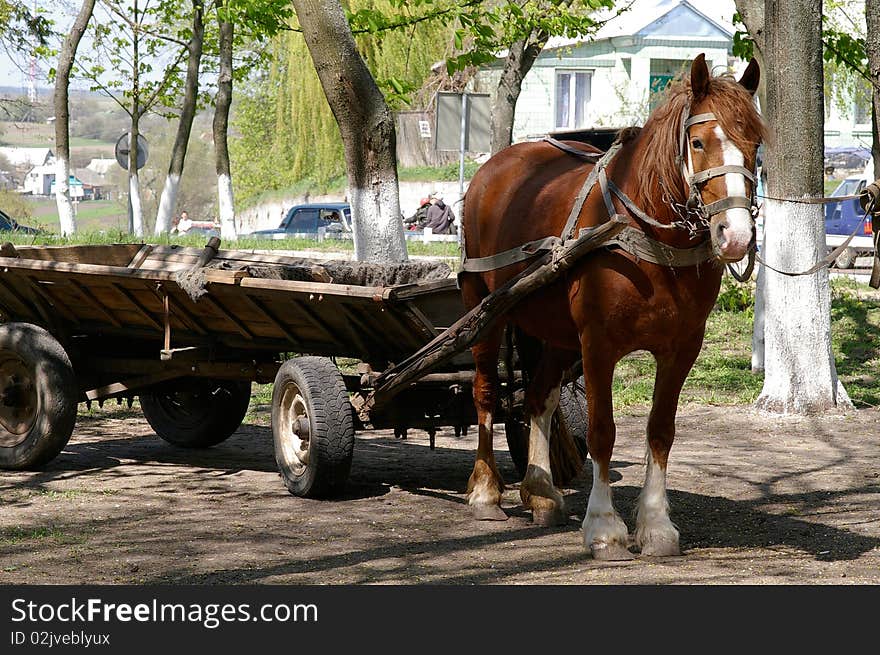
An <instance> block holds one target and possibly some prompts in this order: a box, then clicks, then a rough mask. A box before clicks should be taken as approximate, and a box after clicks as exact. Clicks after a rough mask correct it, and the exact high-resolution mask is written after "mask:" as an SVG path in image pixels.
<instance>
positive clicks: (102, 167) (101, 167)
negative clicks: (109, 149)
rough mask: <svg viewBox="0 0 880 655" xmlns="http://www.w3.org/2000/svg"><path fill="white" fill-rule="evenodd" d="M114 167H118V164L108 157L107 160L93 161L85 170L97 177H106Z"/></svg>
mask: <svg viewBox="0 0 880 655" xmlns="http://www.w3.org/2000/svg"><path fill="white" fill-rule="evenodd" d="M115 166H119V164H118V163H117V162H116V159H114V158H112V157H110V158H109V159H97V158H96V159H93V160H92V161H90V162H89V164H88V166H86V168H87V169H89V170H90V171H93V172H95V173H97V174H98V175H107V173H109V172H110V171H111V170H112V169H113V167H115Z"/></svg>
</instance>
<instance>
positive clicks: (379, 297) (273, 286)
mask: <svg viewBox="0 0 880 655" xmlns="http://www.w3.org/2000/svg"><path fill="white" fill-rule="evenodd" d="M0 265H2V260H0ZM241 286H243V287H250V288H252V289H266V290H269V291H297V292H299V293H311V294H315V295H323V296H345V297H349V298H366V299H369V300H374V301H376V302H382V301H384V300H387V299H388V296H389V295H390V294H391V291H392V290H393V287H359V286H355V285H350V284H333V283H330V282H301V281H299V280H270V279H267V278H262V277H249V278H245V279H243V280H242V281H241Z"/></svg>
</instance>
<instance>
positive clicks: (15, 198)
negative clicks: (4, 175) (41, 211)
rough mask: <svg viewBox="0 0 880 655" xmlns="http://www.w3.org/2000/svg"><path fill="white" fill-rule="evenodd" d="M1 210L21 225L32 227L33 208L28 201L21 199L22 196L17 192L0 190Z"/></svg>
mask: <svg viewBox="0 0 880 655" xmlns="http://www.w3.org/2000/svg"><path fill="white" fill-rule="evenodd" d="M0 209H2V210H3V211H5V212H6V213H7V214H9V215H10V216H11V217H12V218H14V219H15V220H16V221H18V222H19V223H22V224H23V225H30V220H31V216H32V215H31V207H30V205H29V204H28V203H27V201H25V200H24V198H22V197H21V194H19V193H16V192H15V191H7V190H6V189H0Z"/></svg>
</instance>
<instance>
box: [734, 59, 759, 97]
mask: <svg viewBox="0 0 880 655" xmlns="http://www.w3.org/2000/svg"><path fill="white" fill-rule="evenodd" d="M760 80H761V67H760V66H758V60H757V59H755V58H754V57H752V60H751V61H750V62H749V65H748V66H747V67H746V72H745V73H743V74H742V77H741V78H739V83H740V84H741V85H742V86H743V87H745V89H746V91H748V92H749V93H751V94H752V95H755V91H757V90H758V82H759V81H760Z"/></svg>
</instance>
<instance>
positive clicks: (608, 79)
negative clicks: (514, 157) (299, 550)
mask: <svg viewBox="0 0 880 655" xmlns="http://www.w3.org/2000/svg"><path fill="white" fill-rule="evenodd" d="M734 12H735V6H734V3H733V2H732V1H728V0H719V1H716V2H711V1H700V0H690V1H688V0H635V2H634V3H633V5H632V7H631V8H630V9H629V10H628V11H626V12H624V13H622V14H621V15H620V16H617V17H615V18H611V19H610V20H609V21H608V22H607V23H605V25H604V26H603V27H602V28H601V29H600V30H599V31H598V32H597V33H596V34H595V35H594V36H593V37H592V38H590V39H585V38H580V39H566V38H560V37H554V38H551V39H550V41H548V43H547V45H546V46H545V48H544V50H543V52H542V53H541V54H540V55H539V56H538V58H537V60H536V61H535V63H534V65H533V66H532V69H531V70H530V71H529V73H528V74H527V75H526V77H525V79H524V80H523V84H522V91H521V93H520V97H519V100H518V102H517V106H516V115H515V119H514V128H513V135H514V141H521V140H523V139H529V138H536V137H539V136H542V135H544V134H548V133H553V132H559V131H566V130H576V129H582V128H594V127H609V126H610V127H623V126H626V125H633V124H641V123H644V121H645V119H646V118H647V116H648V114H649V113H650V110H651V109H652V108H653V105H654V104H655V103H656V101H657V99H658V97H659V95H658V94H657V92H658V91H662V90H663V89H664V88H665V87H666V84H667V83H668V82H669V81H670V80H671V79H672V78H673V77H675V76H676V75H677V74H679V73H680V72H681V71H682V70H684V69H685V68H686V67H687V66H688V65H689V64H690V62H691V61H692V60H693V59H694V58H695V57H696V56H697V55H699V54H700V53H704V54H705V55H706V60H707V63H708V64H709V67H710V69H712V70H713V71H714V72H716V73H717V72H719V71H723V72H727V71H729V70H730V61H731V47H732V44H733V34H734V31H735V30H734V27H733V25H732V17H733V14H734ZM502 64H503V59H498V60H497V61H496V62H495V63H494V64H492V65H490V67H489V68H488V69H486V70H484V71H481V73H480V74H479V75H478V78H480V79H479V82H478V83H479V85H480V87H481V90H493V91H494V89H495V87H496V85H497V81H498V78H499V75H500V70H501V66H502ZM743 67H744V65H743Z"/></svg>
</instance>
